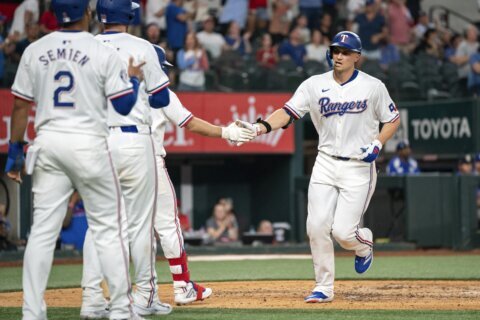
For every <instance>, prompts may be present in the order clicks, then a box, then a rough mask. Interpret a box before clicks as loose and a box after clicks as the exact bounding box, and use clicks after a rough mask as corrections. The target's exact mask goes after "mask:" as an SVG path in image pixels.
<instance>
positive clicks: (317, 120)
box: [237, 31, 400, 303]
mask: <svg viewBox="0 0 480 320" xmlns="http://www.w3.org/2000/svg"><path fill="white" fill-rule="evenodd" d="M361 51H362V44H361V41H360V38H359V37H358V35H356V34H355V33H353V32H348V31H342V32H340V33H338V34H337V35H336V36H335V37H334V38H333V40H332V44H331V45H330V50H329V53H327V55H328V56H329V58H330V59H332V60H333V61H332V62H333V70H332V71H329V72H326V73H323V74H320V75H316V76H312V77H310V78H309V79H307V80H305V81H304V82H303V83H302V84H301V85H300V86H299V87H298V89H297V90H296V92H295V94H294V95H293V97H292V98H291V99H290V100H289V101H288V102H287V103H286V104H285V106H284V107H283V108H282V109H278V110H276V111H275V112H274V113H273V114H272V115H271V116H270V117H269V118H268V119H266V121H264V120H261V119H259V120H258V121H257V123H255V124H249V123H246V122H243V121H237V123H238V124H239V125H243V126H245V127H249V128H251V129H252V130H254V131H256V132H257V135H260V134H265V133H268V132H270V131H272V130H276V129H278V128H281V127H285V126H288V125H289V124H290V123H291V122H292V121H294V120H297V119H300V118H301V117H303V116H304V115H305V114H306V113H307V112H310V116H311V118H312V121H313V124H314V125H315V128H316V129H317V132H318V137H319V141H318V156H317V159H316V161H315V165H314V167H313V172H312V175H311V178H310V185H309V190H308V217H307V233H308V236H309V238H310V247H311V251H312V257H313V265H314V271H315V281H316V286H315V288H314V289H313V292H312V293H311V295H309V296H308V297H306V298H305V301H306V302H310V303H311V302H328V301H332V300H333V295H334V290H333V282H334V272H335V266H334V251H333V242H332V236H333V238H335V240H336V241H337V242H338V243H339V244H340V245H341V246H342V247H343V248H345V249H347V250H352V251H355V270H356V271H357V272H358V273H364V272H365V271H367V270H368V268H369V267H370V266H371V264H372V260H373V250H372V249H373V235H372V232H371V231H370V230H369V229H368V228H361V227H360V222H361V220H362V216H363V214H364V212H365V210H366V209H367V207H368V203H369V201H370V198H371V196H372V194H373V191H374V190H375V183H376V178H377V175H376V170H375V159H376V158H377V157H378V154H379V152H380V150H381V149H382V146H383V145H384V144H385V142H386V141H387V140H388V139H390V138H391V137H392V135H393V134H394V133H395V131H396V130H397V128H398V126H399V124H400V119H399V113H398V110H397V108H396V106H395V104H394V103H393V101H392V99H391V98H390V96H389V94H388V92H387V89H386V88H385V85H384V84H383V83H382V82H381V81H380V80H378V79H376V78H374V77H372V76H369V75H368V74H366V73H364V72H361V71H359V70H357V69H355V63H356V62H358V60H359V59H360V54H361ZM380 123H382V124H383V127H382V129H381V130H380V132H379V124H380Z"/></svg>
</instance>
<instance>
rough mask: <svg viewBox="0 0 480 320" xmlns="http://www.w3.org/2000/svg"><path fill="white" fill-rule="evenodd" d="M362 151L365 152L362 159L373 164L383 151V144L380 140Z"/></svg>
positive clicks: (376, 140) (374, 141)
mask: <svg viewBox="0 0 480 320" xmlns="http://www.w3.org/2000/svg"><path fill="white" fill-rule="evenodd" d="M360 149H361V150H362V151H363V153H362V155H361V156H360V159H362V161H365V162H373V161H375V160H376V159H377V158H378V154H379V153H380V150H382V143H381V142H380V141H379V140H378V139H375V140H373V142H372V143H370V144H367V145H365V146H363V147H361V148H360Z"/></svg>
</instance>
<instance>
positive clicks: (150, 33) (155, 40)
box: [145, 23, 160, 44]
mask: <svg viewBox="0 0 480 320" xmlns="http://www.w3.org/2000/svg"><path fill="white" fill-rule="evenodd" d="M145 38H146V39H147V41H148V42H150V43H152V44H159V43H160V28H159V27H158V25H157V24H156V23H150V24H148V25H147V26H146V28H145Z"/></svg>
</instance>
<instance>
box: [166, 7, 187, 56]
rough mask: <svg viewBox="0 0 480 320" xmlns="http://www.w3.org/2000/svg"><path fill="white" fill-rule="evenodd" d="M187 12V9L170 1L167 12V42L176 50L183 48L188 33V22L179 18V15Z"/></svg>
mask: <svg viewBox="0 0 480 320" xmlns="http://www.w3.org/2000/svg"><path fill="white" fill-rule="evenodd" d="M184 13H186V11H185V9H183V8H182V7H178V6H176V5H175V4H173V3H170V4H169V5H168V7H167V10H166V12H165V16H166V19H167V42H168V46H169V47H170V48H172V49H174V50H178V49H181V48H183V44H184V42H185V36H186V34H187V23H186V22H184V21H180V20H178V18H177V16H178V15H180V14H184Z"/></svg>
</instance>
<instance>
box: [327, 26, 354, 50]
mask: <svg viewBox="0 0 480 320" xmlns="http://www.w3.org/2000/svg"><path fill="white" fill-rule="evenodd" d="M333 47H342V48H345V49H348V50H351V51H354V52H358V53H361V52H362V41H361V40H360V37H359V36H358V35H357V34H356V33H354V32H351V31H342V32H339V33H337V34H336V35H335V37H333V40H332V44H331V45H330V51H332V49H333Z"/></svg>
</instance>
